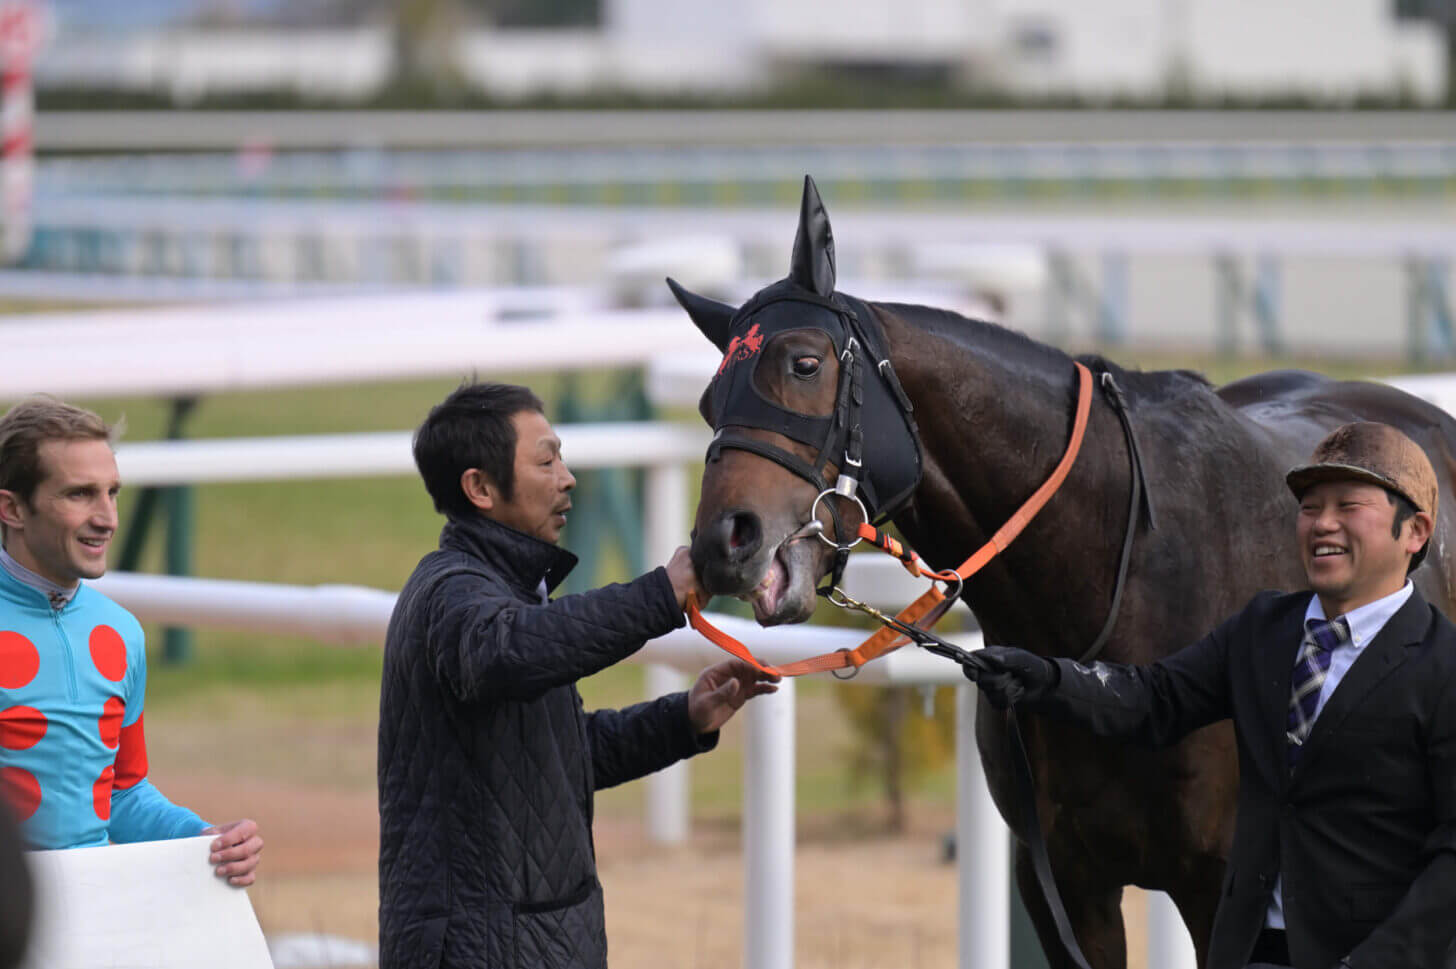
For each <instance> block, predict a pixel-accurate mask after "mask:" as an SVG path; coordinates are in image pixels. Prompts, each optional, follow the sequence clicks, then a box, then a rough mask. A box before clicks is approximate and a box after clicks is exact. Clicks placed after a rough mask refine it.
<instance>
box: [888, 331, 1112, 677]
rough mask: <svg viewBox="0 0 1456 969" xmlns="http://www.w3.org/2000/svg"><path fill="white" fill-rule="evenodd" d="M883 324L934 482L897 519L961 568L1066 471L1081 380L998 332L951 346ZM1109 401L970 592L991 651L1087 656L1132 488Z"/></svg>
mask: <svg viewBox="0 0 1456 969" xmlns="http://www.w3.org/2000/svg"><path fill="white" fill-rule="evenodd" d="M882 316H885V317H886V319H885V325H886V332H887V336H888V337H889V341H890V345H891V346H892V347H893V348H895V349H894V350H892V352H891V357H892V360H893V362H894V366H895V370H896V372H897V373H899V374H900V376H901V379H902V381H903V383H904V385H905V389H906V392H907V394H908V395H909V397H910V399H911V401H912V403H913V404H914V406H915V416H916V419H917V422H918V425H919V430H920V435H921V441H922V445H923V447H924V455H923V457H924V466H925V476H924V479H923V480H922V482H921V485H920V487H919V488H918V489H917V491H916V493H915V496H914V498H913V499H912V501H911V502H910V504H909V505H908V506H907V508H906V509H905V510H904V511H903V512H902V513H901V514H899V515H897V516H896V519H895V521H896V524H897V525H899V526H900V529H901V531H902V532H903V533H904V534H905V537H906V538H907V539H908V540H909V541H910V543H911V545H912V547H914V548H915V549H916V550H917V551H918V552H919V553H920V554H921V555H922V557H924V558H925V559H926V560H927V561H928V562H930V563H931V564H933V565H935V566H937V567H939V568H945V567H955V566H958V565H960V564H961V563H962V562H963V561H964V560H965V559H966V558H968V557H969V556H970V555H971V553H972V552H974V551H975V550H976V549H978V548H980V547H981V546H982V545H983V544H984V543H985V542H986V541H987V540H988V539H989V538H990V537H991V535H992V534H994V533H995V532H996V530H997V529H999V528H1000V527H1001V526H1002V525H1003V524H1004V523H1005V522H1006V521H1007V520H1008V519H1009V518H1010V517H1011V516H1012V515H1013V514H1014V513H1015V512H1016V511H1017V509H1018V508H1020V506H1021V505H1022V503H1023V502H1025V501H1026V499H1027V498H1028V497H1029V496H1030V495H1031V494H1032V493H1033V492H1035V491H1036V489H1037V488H1039V487H1040V486H1041V485H1042V484H1043V483H1044V482H1045V481H1046V480H1047V479H1048V478H1049V477H1050V475H1051V473H1052V471H1053V469H1054V468H1055V466H1056V465H1057V463H1058V462H1059V461H1060V460H1061V458H1062V455H1063V453H1064V452H1065V451H1066V448H1067V443H1068V440H1069V438H1070V435H1071V431H1072V423H1073V417H1074V413H1075V403H1076V395H1077V380H1078V376H1077V371H1076V368H1075V367H1074V365H1073V362H1072V360H1071V358H1070V357H1068V356H1066V355H1065V354H1063V353H1061V352H1060V351H1057V350H1055V349H1053V348H1051V347H1047V346H1043V345H1040V344H1035V343H1032V342H1030V341H1027V340H1024V339H1023V338H1021V337H1019V336H1016V335H1014V334H1011V333H1009V332H1008V331H1006V330H1003V329H1001V328H1000V327H995V326H992V325H990V324H986V323H978V322H976V321H972V320H965V321H964V332H965V336H964V337H963V338H960V337H955V338H953V337H951V336H948V335H945V334H941V333H936V332H934V331H933V330H925V329H920V328H917V327H915V326H914V324H912V323H910V322H909V321H907V320H903V319H898V318H896V317H894V316H893V314H884V313H882ZM957 328H958V329H959V328H960V326H959V324H958V325H957ZM1099 396H1100V395H1095V396H1094V400H1093V407H1092V414H1091V417H1090V419H1089V422H1088V429H1087V434H1086V438H1085V441H1084V443H1083V446H1082V450H1081V452H1080V453H1079V455H1078V458H1077V462H1076V464H1075V466H1074V467H1073V469H1072V472H1071V474H1070V475H1069V476H1068V477H1067V479H1066V481H1065V483H1064V484H1063V485H1062V487H1061V488H1060V489H1059V490H1058V492H1057V493H1056V495H1055V496H1054V497H1053V498H1052V499H1051V500H1050V501H1049V502H1048V503H1047V504H1046V505H1045V506H1044V507H1043V509H1042V510H1041V512H1040V513H1039V514H1038V515H1037V516H1036V518H1035V519H1033V521H1032V522H1031V523H1030V524H1029V525H1028V526H1027V527H1026V529H1025V530H1024V531H1023V532H1022V533H1021V535H1020V536H1019V537H1018V538H1017V539H1016V540H1015V543H1014V544H1013V545H1011V546H1010V547H1009V548H1008V549H1007V550H1006V551H1004V552H1002V553H1001V554H1000V555H999V556H997V558H996V559H994V560H993V561H992V562H991V563H990V564H989V565H987V566H986V567H985V568H983V569H982V570H981V572H980V573H978V574H977V575H976V576H975V577H974V578H973V579H972V580H971V581H969V582H968V583H967V584H966V588H965V599H966V601H967V603H968V604H969V605H970V607H971V609H972V610H973V611H974V612H975V613H976V616H977V618H978V619H979V620H980V622H981V624H982V626H983V628H984V629H985V630H986V632H987V635H988V637H990V638H992V639H993V640H994V641H998V642H1012V643H1016V644H1018V645H1025V646H1028V647H1035V648H1038V649H1040V650H1041V651H1044V652H1049V653H1059V654H1064V655H1078V654H1080V653H1081V652H1082V650H1083V649H1085V647H1086V646H1087V645H1088V644H1089V643H1090V642H1091V640H1092V638H1093V637H1094V636H1095V635H1096V632H1097V629H1098V628H1100V626H1101V623H1102V621H1103V619H1104V618H1105V616H1106V613H1107V609H1108V605H1109V603H1110V600H1111V590H1112V583H1113V579H1114V577H1113V575H1112V573H1113V571H1114V567H1115V564H1116V563H1115V560H1114V554H1115V553H1113V552H1108V551H1105V550H1109V549H1115V548H1116V547H1117V546H1118V545H1119V544H1120V542H1121V538H1122V528H1123V526H1124V525H1125V518H1124V515H1125V513H1126V508H1127V505H1126V495H1127V490H1126V489H1127V488H1128V486H1129V476H1128V470H1127V468H1128V465H1127V457H1126V454H1127V452H1126V450H1125V445H1124V443H1123V441H1122V436H1121V430H1120V426H1119V424H1118V422H1117V419H1116V417H1115V415H1113V414H1112V413H1111V412H1110V409H1109V408H1108V407H1107V406H1106V404H1105V403H1103V402H1101V401H1100V400H1099V399H1098V397H1099ZM1113 508H1116V509H1117V510H1115V511H1113V510H1112V509H1113ZM1104 573H1105V574H1104Z"/></svg>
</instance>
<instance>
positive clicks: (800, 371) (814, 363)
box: [794, 357, 819, 377]
mask: <svg viewBox="0 0 1456 969" xmlns="http://www.w3.org/2000/svg"><path fill="white" fill-rule="evenodd" d="M818 372H819V358H818V357H795V358H794V376H795V377H812V376H814V375H815V374H816V373H818Z"/></svg>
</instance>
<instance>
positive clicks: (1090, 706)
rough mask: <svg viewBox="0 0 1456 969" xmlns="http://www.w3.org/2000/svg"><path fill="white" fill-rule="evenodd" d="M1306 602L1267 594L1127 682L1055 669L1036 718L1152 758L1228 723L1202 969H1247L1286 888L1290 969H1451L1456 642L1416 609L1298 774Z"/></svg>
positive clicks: (1343, 690)
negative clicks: (1232, 743)
mask: <svg viewBox="0 0 1456 969" xmlns="http://www.w3.org/2000/svg"><path fill="white" fill-rule="evenodd" d="M1309 596H1310V594H1309V593H1308V592H1303V593H1298V594H1294V595H1278V594H1275V593H1269V592H1265V593H1260V594H1259V595H1258V596H1255V597H1254V599H1253V600H1251V601H1250V602H1249V604H1248V605H1247V606H1245V607H1244V609H1243V611H1241V612H1239V613H1238V614H1237V615H1235V616H1233V617H1232V618H1231V619H1229V620H1227V621H1226V622H1224V623H1223V624H1222V625H1221V626H1219V627H1218V628H1217V629H1215V630H1214V631H1213V632H1212V633H1210V634H1209V635H1208V636H1207V637H1206V638H1204V639H1202V640H1201V641H1199V642H1198V643H1195V644H1194V645H1192V646H1189V647H1187V648H1186V649H1184V650H1181V651H1180V652H1178V653H1175V654H1174V655H1172V656H1170V657H1168V658H1167V659H1165V660H1163V661H1162V662H1159V663H1154V664H1152V665H1150V666H1141V667H1132V666H1117V665H1113V664H1106V663H1096V664H1094V665H1093V666H1092V667H1086V666H1082V665H1080V664H1078V663H1076V662H1074V661H1072V660H1058V661H1057V662H1058V665H1059V666H1060V667H1061V673H1062V678H1061V682H1060V684H1059V686H1058V687H1057V690H1056V691H1055V693H1054V694H1053V695H1051V696H1049V697H1046V698H1043V699H1042V700H1041V701H1039V702H1038V703H1037V704H1036V705H1035V707H1034V709H1037V710H1039V711H1042V712H1047V713H1052V714H1054V715H1060V716H1063V717H1067V718H1071V719H1075V720H1077V721H1080V722H1082V723H1084V724H1086V725H1087V726H1088V727H1090V728H1091V729H1092V730H1093V731H1095V732H1096V733H1099V734H1103V735H1107V736H1120V737H1128V738H1133V739H1137V740H1140V741H1142V742H1144V743H1148V744H1151V745H1165V744H1171V743H1174V742H1175V741H1177V740H1178V739H1179V738H1181V737H1182V736H1184V735H1185V734H1187V733H1188V732H1189V731H1191V730H1194V729H1196V728H1198V727H1201V726H1204V725H1205V724H1209V723H1212V722H1214V721H1217V720H1222V719H1224V718H1232V719H1233V722H1234V731H1235V734H1236V736H1237V739H1238V751H1239V771H1240V785H1239V805H1238V816H1237V819H1236V822H1235V831H1234V843H1233V852H1232V856H1231V857H1230V858H1229V864H1228V870H1227V873H1226V874H1225V876H1224V885H1223V897H1222V898H1221V900H1220V904H1219V908H1218V914H1217V916H1216V918H1215V920H1214V927H1213V938H1212V940H1211V946H1210V950H1209V959H1208V969H1238V967H1241V966H1243V965H1244V964H1245V963H1247V962H1248V957H1249V954H1250V952H1251V951H1252V948H1253V945H1254V940H1255V937H1256V936H1257V935H1258V933H1259V930H1260V929H1261V928H1262V927H1263V924H1264V917H1265V914H1266V911H1267V909H1268V906H1269V901H1270V897H1271V895H1272V892H1273V888H1274V879H1275V877H1276V876H1279V875H1282V876H1283V886H1282V892H1283V900H1284V918H1285V924H1286V928H1287V931H1288V936H1289V950H1290V956H1291V958H1292V959H1293V961H1294V965H1295V967H1296V969H1329V967H1331V966H1333V965H1335V964H1336V963H1337V962H1338V961H1339V960H1340V958H1341V957H1345V958H1347V959H1349V961H1350V964H1351V965H1352V966H1355V967H1356V969H1397V967H1399V969H1441V967H1442V966H1443V965H1444V956H1445V953H1446V952H1447V949H1448V947H1449V946H1450V945H1451V944H1452V939H1453V936H1456V626H1453V625H1452V624H1451V622H1450V621H1449V620H1447V619H1446V617H1445V616H1443V615H1441V613H1440V612H1438V611H1437V610H1436V609H1434V608H1433V607H1432V606H1430V605H1429V604H1428V603H1427V602H1426V601H1425V599H1424V598H1422V596H1421V594H1420V592H1419V591H1416V592H1414V593H1413V594H1412V595H1411V597H1410V599H1409V600H1408V601H1407V602H1406V604H1405V605H1404V606H1402V607H1401V609H1400V611H1399V612H1397V613H1396V614H1395V615H1394V616H1393V617H1391V619H1390V621H1389V622H1388V623H1387V624H1386V625H1385V628H1384V629H1382V630H1381V631H1380V634H1379V635H1378V636H1376V637H1375V639H1374V640H1373V641H1371V642H1370V643H1369V644H1367V645H1366V646H1365V647H1364V648H1363V649H1362V651H1361V654H1360V656H1359V658H1358V659H1356V661H1355V664H1354V665H1353V666H1352V667H1351V668H1350V670H1349V671H1348V672H1347V673H1346V674H1345V676H1344V678H1343V679H1342V680H1341V681H1340V684H1339V686H1338V687H1337V688H1336V689H1335V691H1334V693H1333V694H1331V696H1330V698H1329V700H1328V702H1327V703H1326V705H1325V708H1324V710H1322V711H1321V712H1320V715H1319V717H1318V719H1316V720H1315V723H1314V728H1313V730H1312V732H1311V733H1310V735H1309V738H1308V739H1307V740H1306V741H1305V749H1304V751H1303V753H1302V754H1301V757H1300V763H1299V766H1298V767H1297V768H1296V769H1295V770H1294V772H1293V773H1292V774H1291V773H1290V771H1289V770H1288V768H1287V766H1286V764H1287V759H1286V751H1285V745H1286V742H1287V741H1286V739H1285V729H1286V718H1287V716H1288V704H1289V689H1290V676H1291V674H1292V672H1293V669H1294V660H1295V654H1296V653H1297V651H1298V649H1299V644H1300V640H1301V638H1302V635H1303V630H1302V623H1303V620H1304V613H1305V609H1306V607H1307V606H1308V604H1309Z"/></svg>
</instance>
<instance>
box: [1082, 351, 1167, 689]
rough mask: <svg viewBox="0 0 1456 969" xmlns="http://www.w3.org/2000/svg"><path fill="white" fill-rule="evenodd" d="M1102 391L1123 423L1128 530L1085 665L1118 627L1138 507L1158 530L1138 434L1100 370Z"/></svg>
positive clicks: (1112, 383)
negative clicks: (1108, 603)
mask: <svg viewBox="0 0 1456 969" xmlns="http://www.w3.org/2000/svg"><path fill="white" fill-rule="evenodd" d="M1102 392H1103V393H1104V394H1106V395H1107V399H1108V402H1109V403H1111V404H1112V409H1113V410H1114V411H1116V412H1117V419H1118V420H1119V421H1121V422H1122V433H1123V436H1124V437H1125V438H1127V461H1128V464H1129V465H1131V471H1132V487H1131V488H1130V489H1129V496H1128V504H1127V528H1126V529H1124V530H1123V536H1122V551H1121V552H1120V553H1119V555H1118V560H1117V578H1116V580H1114V582H1113V585H1112V607H1111V608H1110V609H1108V610H1107V619H1106V620H1104V621H1103V623H1102V631H1101V632H1099V633H1098V634H1097V638H1096V639H1094V640H1092V645H1091V646H1089V647H1087V650H1086V652H1084V653H1083V654H1082V655H1081V656H1079V657H1077V662H1079V663H1082V664H1084V665H1085V664H1087V663H1090V662H1092V661H1093V660H1094V659H1096V658H1097V657H1098V656H1099V655H1101V653H1102V647H1104V646H1106V645H1107V641H1108V640H1109V639H1111V638H1112V627H1114V626H1116V625H1117V615H1118V612H1119V610H1120V609H1121V608H1122V590H1123V588H1124V587H1125V586H1126V585H1127V567H1128V564H1129V563H1130V562H1131V561H1132V540H1133V536H1134V535H1135V534H1136V533H1137V522H1138V517H1137V516H1138V506H1139V505H1145V506H1146V508H1147V513H1148V528H1149V529H1154V528H1157V527H1158V525H1157V522H1155V521H1154V520H1153V503H1152V500H1151V499H1149V498H1148V485H1147V482H1146V481H1145V480H1144V479H1143V457H1142V452H1141V450H1140V449H1139V448H1138V439H1137V433H1136V432H1134V431H1133V428H1132V421H1131V420H1130V419H1129V418H1128V416H1127V398H1125V397H1123V395H1122V388H1121V387H1119V386H1117V381H1116V380H1114V379H1113V377H1112V374H1110V373H1108V372H1106V371H1103V373H1102Z"/></svg>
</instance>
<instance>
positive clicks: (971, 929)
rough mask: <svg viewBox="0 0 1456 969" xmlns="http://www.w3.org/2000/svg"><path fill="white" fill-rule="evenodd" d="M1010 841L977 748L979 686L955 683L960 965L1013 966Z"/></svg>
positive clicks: (975, 968)
mask: <svg viewBox="0 0 1456 969" xmlns="http://www.w3.org/2000/svg"><path fill="white" fill-rule="evenodd" d="M1010 865H1011V839H1010V837H1009V836H1008V834H1007V831H1006V825H1005V823H1004V822H1002V820H1001V815H1000V814H999V813H998V812H997V811H996V805H995V804H993V803H991V792H990V790H989V789H988V788H987V787H986V774H985V770H984V768H982V766H981V752H980V750H979V749H978V748H977V747H976V688H975V687H973V686H971V685H970V684H966V685H965V686H957V687H956V871H957V889H958V898H959V902H958V906H957V913H956V914H957V916H958V917H957V919H956V925H957V926H958V927H959V934H958V937H957V946H956V950H957V959H956V965H958V966H959V967H960V969H1005V967H1008V966H1010V964H1011V885H1010V879H1009V878H1007V872H1008V871H1009V870H1010Z"/></svg>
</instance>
